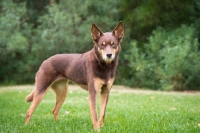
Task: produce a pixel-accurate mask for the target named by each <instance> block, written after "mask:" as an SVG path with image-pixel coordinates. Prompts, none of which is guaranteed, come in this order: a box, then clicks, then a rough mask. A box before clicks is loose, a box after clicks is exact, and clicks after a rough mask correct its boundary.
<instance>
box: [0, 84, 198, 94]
mask: <svg viewBox="0 0 200 133" xmlns="http://www.w3.org/2000/svg"><path fill="white" fill-rule="evenodd" d="M68 88H69V91H73V90H80V89H81V87H79V86H78V85H72V84H70V85H69V87H68ZM33 89H34V85H15V86H5V87H0V92H1V91H9V90H27V91H31V90H33ZM81 90H83V89H81ZM111 91H112V92H120V93H136V94H140V93H143V94H156V93H157V94H159V93H162V94H199V95H200V91H182V92H177V91H169V92H168V91H155V90H144V89H139V88H130V87H127V86H122V85H114V86H113V87H112V89H111Z"/></svg>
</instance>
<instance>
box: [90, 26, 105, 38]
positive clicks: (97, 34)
mask: <svg viewBox="0 0 200 133" xmlns="http://www.w3.org/2000/svg"><path fill="white" fill-rule="evenodd" d="M102 35H103V32H102V31H101V30H100V29H99V28H98V27H97V26H96V25H95V24H94V23H93V24H92V28H91V36H92V39H93V40H94V41H95V42H98V41H99V38H100V37H101V36H102Z"/></svg>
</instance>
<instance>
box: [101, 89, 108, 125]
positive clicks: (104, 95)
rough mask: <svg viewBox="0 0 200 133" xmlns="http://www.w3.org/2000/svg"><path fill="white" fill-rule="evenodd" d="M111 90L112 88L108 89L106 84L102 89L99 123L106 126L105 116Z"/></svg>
mask: <svg viewBox="0 0 200 133" xmlns="http://www.w3.org/2000/svg"><path fill="white" fill-rule="evenodd" d="M109 92H110V88H109V89H108V88H107V87H106V86H105V87H103V88H102V90H101V106H100V118H99V124H100V125H101V126H104V117H105V112H106V106H107V103H108V97H109Z"/></svg>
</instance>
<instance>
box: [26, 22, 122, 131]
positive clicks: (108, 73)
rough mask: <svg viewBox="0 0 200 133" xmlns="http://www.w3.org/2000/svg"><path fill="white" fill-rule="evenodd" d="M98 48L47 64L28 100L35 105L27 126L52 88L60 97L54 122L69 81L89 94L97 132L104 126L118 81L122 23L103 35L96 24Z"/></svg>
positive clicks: (54, 58) (59, 56) (93, 30)
mask: <svg viewBox="0 0 200 133" xmlns="http://www.w3.org/2000/svg"><path fill="white" fill-rule="evenodd" d="M91 36H92V39H93V41H94V47H93V48H92V49H91V50H90V51H88V52H86V53H83V54H57V55H54V56H51V57H50V58H48V59H47V60H45V61H44V62H43V63H42V64H41V66H40V67H39V70H38V72H37V73H36V76H35V89H34V90H33V91H32V92H31V93H30V94H29V95H28V96H27V97H26V102H32V103H31V105H30V107H29V109H28V111H27V114H26V121H25V124H27V123H28V122H29V121H30V119H31V116H32V114H33V112H34V110H35V109H36V107H37V106H38V104H39V103H40V102H41V100H42V99H43V97H44V95H45V93H46V92H47V90H48V89H49V88H52V89H53V90H54V92H55V94H56V104H55V106H54V108H53V110H52V113H53V115H54V119H55V120H58V117H59V116H58V113H59V110H60V107H61V106H62V104H63V102H64V100H65V98H66V96H67V91H68V87H67V85H68V81H71V82H73V83H75V84H77V85H79V86H80V87H81V88H83V89H85V90H87V91H88V92H89V93H88V95H89V96H88V98H89V107H90V113H91V119H92V123H93V128H94V129H95V130H96V129H99V128H100V127H101V126H103V125H104V117H105V112H106V105H107V102H108V97H109V92H110V90H111V87H112V85H113V82H114V79H115V71H116V67H117V65H118V55H119V52H120V50H121V46H120V42H121V41H122V38H123V36H124V25H123V23H122V22H121V21H120V22H119V23H118V25H117V26H116V27H115V29H114V30H113V31H112V32H106V33H103V32H102V31H101V30H100V29H99V28H98V27H97V26H96V25H95V24H94V23H93V24H92V28H91ZM98 93H100V94H101V103H100V118H99V120H98V118H97V109H96V97H97V95H98Z"/></svg>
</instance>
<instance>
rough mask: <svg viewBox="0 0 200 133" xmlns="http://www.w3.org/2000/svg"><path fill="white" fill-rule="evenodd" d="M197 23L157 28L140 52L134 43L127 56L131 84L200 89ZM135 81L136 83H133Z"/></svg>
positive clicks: (168, 88)
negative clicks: (199, 80)
mask: <svg viewBox="0 0 200 133" xmlns="http://www.w3.org/2000/svg"><path fill="white" fill-rule="evenodd" d="M196 35H197V33H196V31H195V28H194V27H193V26H186V25H182V26H181V27H179V28H177V29H175V30H172V31H168V30H166V29H164V28H161V27H159V28H157V29H156V30H155V31H153V34H152V35H151V36H150V37H149V42H148V43H146V44H145V45H144V50H143V51H140V50H139V48H138V47H137V42H135V41H133V42H132V43H131V45H130V46H131V48H130V49H129V50H128V54H126V56H125V58H126V59H127V60H128V62H129V63H128V64H129V70H130V71H129V74H130V75H131V76H130V77H131V78H130V79H129V80H130V81H129V83H130V86H135V85H136V86H139V87H143V86H146V87H148V88H154V89H163V90H186V89H189V88H190V89H199V87H200V83H199V82H198V79H199V78H200V77H199V75H198V74H197V73H199V71H200V68H199V66H200V56H199V43H198V39H197V36H196ZM132 81H134V82H132Z"/></svg>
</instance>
